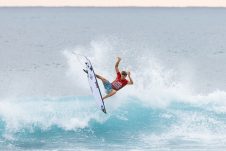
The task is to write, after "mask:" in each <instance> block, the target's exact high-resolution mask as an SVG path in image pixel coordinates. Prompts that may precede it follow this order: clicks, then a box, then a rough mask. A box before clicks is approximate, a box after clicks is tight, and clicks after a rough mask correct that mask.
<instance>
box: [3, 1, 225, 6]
mask: <svg viewBox="0 0 226 151" xmlns="http://www.w3.org/2000/svg"><path fill="white" fill-rule="evenodd" d="M0 6H141V7H149V6H164V7H171V6H172V7H187V6H198V7H199V6H207V7H226V0H0Z"/></svg>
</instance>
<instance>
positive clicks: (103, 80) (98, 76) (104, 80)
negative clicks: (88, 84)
mask: <svg viewBox="0 0 226 151" xmlns="http://www.w3.org/2000/svg"><path fill="white" fill-rule="evenodd" d="M95 75H96V77H97V78H98V79H100V80H101V81H102V82H103V83H105V82H107V81H108V80H107V79H105V78H104V77H102V76H100V75H98V74H95Z"/></svg>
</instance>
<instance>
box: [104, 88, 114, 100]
mask: <svg viewBox="0 0 226 151" xmlns="http://www.w3.org/2000/svg"><path fill="white" fill-rule="evenodd" d="M116 92H117V91H116V90H113V89H112V91H111V92H110V93H108V94H107V95H106V96H104V97H103V100H104V99H106V98H108V97H111V96H112V95H114V94H115V93H116Z"/></svg>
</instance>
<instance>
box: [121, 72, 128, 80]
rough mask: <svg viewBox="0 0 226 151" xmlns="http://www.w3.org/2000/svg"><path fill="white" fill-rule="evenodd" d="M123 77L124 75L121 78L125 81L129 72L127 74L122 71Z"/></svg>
mask: <svg viewBox="0 0 226 151" xmlns="http://www.w3.org/2000/svg"><path fill="white" fill-rule="evenodd" d="M121 75H122V76H121V78H122V79H125V78H126V76H127V72H126V71H122V72H121Z"/></svg>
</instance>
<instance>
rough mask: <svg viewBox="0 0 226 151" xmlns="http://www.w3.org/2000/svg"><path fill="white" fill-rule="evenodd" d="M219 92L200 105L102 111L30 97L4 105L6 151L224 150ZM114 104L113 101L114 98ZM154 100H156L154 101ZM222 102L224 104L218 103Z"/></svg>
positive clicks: (1, 129) (72, 101)
mask: <svg viewBox="0 0 226 151" xmlns="http://www.w3.org/2000/svg"><path fill="white" fill-rule="evenodd" d="M219 96H221V98H222V97H224V98H226V93H224V92H216V93H215V94H211V95H210V96H207V97H204V98H202V97H200V96H199V97H197V98H193V99H195V100H194V102H196V101H200V102H201V100H202V99H204V100H205V101H206V100H207V99H210V100H211V101H209V102H202V103H194V102H183V101H181V100H173V101H172V102H171V103H170V104H169V105H168V106H167V107H164V108H161V107H153V106H152V105H150V104H148V103H144V102H143V103H142V100H139V99H137V98H133V97H131V98H129V99H127V100H123V101H125V102H124V103H122V104H121V105H120V106H117V107H114V109H110V108H111V107H112V106H114V104H111V103H110V102H109V103H107V107H108V108H109V113H108V114H107V115H105V114H103V113H102V112H101V111H100V110H98V109H97V107H96V104H95V103H94V100H93V98H92V97H82V96H80V97H61V98H54V99H53V98H52V99H50V98H26V99H21V100H16V101H12V100H11V101H9V100H8V101H3V102H1V103H0V146H1V147H0V149H1V150H24V149H28V150H30V149H32V150H33V149H35V150H54V148H58V149H59V150H105V149H106V146H107V147H108V149H109V150H118V149H120V150H124V149H126V150H134V149H137V150H150V149H155V148H158V149H160V150H161V149H163V150H164V149H179V150H180V149H182V150H183V149H184V146H187V147H188V148H190V149H203V148H205V149H219V150H221V149H224V148H225V147H226V146H225V145H224V144H225V143H226V142H225V140H226V134H225V133H224V131H225V128H226V119H225V117H226V112H225V108H226V106H225V105H222V104H218V103H219V102H218V101H219V100H217V99H218V97H219ZM112 101H113V100H112ZM149 101H154V100H152V99H150V100H149ZM217 102H218V103H217Z"/></svg>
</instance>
